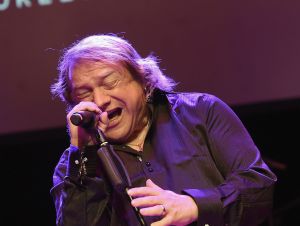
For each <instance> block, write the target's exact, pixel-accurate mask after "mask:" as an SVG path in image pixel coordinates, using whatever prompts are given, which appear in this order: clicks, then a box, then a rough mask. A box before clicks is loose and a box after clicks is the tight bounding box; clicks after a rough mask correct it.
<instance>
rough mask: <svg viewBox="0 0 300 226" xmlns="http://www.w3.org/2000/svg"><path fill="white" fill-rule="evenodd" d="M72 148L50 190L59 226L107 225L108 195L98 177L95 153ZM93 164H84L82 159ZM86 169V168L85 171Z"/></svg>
mask: <svg viewBox="0 0 300 226" xmlns="http://www.w3.org/2000/svg"><path fill="white" fill-rule="evenodd" d="M91 153H92V152H90V154H89V155H88V156H82V152H81V151H80V150H79V149H78V148H77V147H74V146H70V148H68V149H67V150H66V151H65V152H64V153H63V155H62V156H61V158H60V160H59V162H58V164H57V166H56V168H55V170H54V175H53V187H52V189H51V191H50V193H51V195H52V197H53V199H54V204H55V209H56V224H57V225H58V226H85V225H91V226H92V225H93V226H94V225H105V224H106V223H105V222H104V221H105V220H107V219H108V218H107V217H104V215H105V211H104V210H105V207H106V205H107V203H108V193H107V189H106V187H105V183H104V182H103V180H102V179H101V178H98V177H95V174H94V173H93V171H94V170H95V169H91V168H93V165H95V164H94V160H93V159H94V158H93V156H92V154H91ZM83 159H85V162H86V163H87V162H89V163H90V164H83V163H82V160H83ZM82 167H83V168H82ZM89 173H90V175H89Z"/></svg>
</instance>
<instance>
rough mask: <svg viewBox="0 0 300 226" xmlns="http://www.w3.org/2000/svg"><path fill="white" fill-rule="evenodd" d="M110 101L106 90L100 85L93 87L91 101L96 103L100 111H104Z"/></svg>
mask: <svg viewBox="0 0 300 226" xmlns="http://www.w3.org/2000/svg"><path fill="white" fill-rule="evenodd" d="M110 101H111V97H110V95H109V94H108V93H107V92H105V91H104V90H103V89H101V88H100V87H97V88H95V89H94V96H93V102H94V103H95V104H97V106H98V107H99V108H100V109H101V110H102V111H105V109H106V108H107V106H108V105H109V104H110Z"/></svg>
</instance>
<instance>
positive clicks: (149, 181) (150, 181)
mask: <svg viewBox="0 0 300 226" xmlns="http://www.w3.org/2000/svg"><path fill="white" fill-rule="evenodd" d="M146 186H147V187H150V188H157V189H160V190H162V188H161V187H159V186H158V185H156V184H154V182H153V181H152V180H150V179H148V180H147V181H146Z"/></svg>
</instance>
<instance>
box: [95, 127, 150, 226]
mask: <svg viewBox="0 0 300 226" xmlns="http://www.w3.org/2000/svg"><path fill="white" fill-rule="evenodd" d="M96 139H97V141H98V142H99V145H100V148H99V149H98V150H97V154H98V157H99V158H100V161H101V164H102V166H103V168H104V171H105V173H106V174H107V177H108V180H109V182H110V184H111V186H112V187H113V189H114V190H115V191H117V192H119V193H122V192H123V193H125V195H126V196H127V198H128V200H129V202H131V200H132V197H131V196H130V195H128V194H127V190H128V189H129V187H130V186H131V183H130V178H129V176H128V174H127V171H126V169H125V167H124V165H123V164H122V162H120V166H121V167H122V168H123V172H124V174H125V176H126V180H127V181H125V180H124V179H123V178H122V176H121V173H120V171H119V169H118V168H117V166H116V164H115V162H114V160H113V156H114V157H115V158H116V159H118V157H117V156H116V154H115V152H114V150H113V147H112V146H111V145H110V144H109V143H108V142H107V141H106V139H105V138H104V135H103V133H102V131H101V130H100V129H97V133H96ZM133 210H134V212H135V215H136V217H137V219H138V221H139V223H140V225H141V226H146V222H145V220H144V218H143V216H142V215H141V214H140V212H139V209H138V208H137V207H133Z"/></svg>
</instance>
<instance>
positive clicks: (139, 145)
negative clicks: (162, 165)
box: [126, 119, 150, 151]
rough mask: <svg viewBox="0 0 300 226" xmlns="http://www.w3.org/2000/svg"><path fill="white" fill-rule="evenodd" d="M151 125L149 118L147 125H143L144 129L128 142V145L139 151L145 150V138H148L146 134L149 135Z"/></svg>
mask: <svg viewBox="0 0 300 226" xmlns="http://www.w3.org/2000/svg"><path fill="white" fill-rule="evenodd" d="M149 126H150V122H149V120H148V119H147V122H146V124H145V126H144V127H143V129H142V130H141V131H140V132H139V133H138V135H137V136H136V137H135V138H134V139H133V140H131V141H130V142H128V143H127V144H126V145H128V146H129V147H131V148H133V149H135V150H137V151H143V148H144V143H145V139H146V136H147V133H148V130H149Z"/></svg>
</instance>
